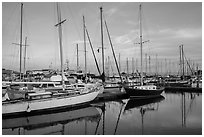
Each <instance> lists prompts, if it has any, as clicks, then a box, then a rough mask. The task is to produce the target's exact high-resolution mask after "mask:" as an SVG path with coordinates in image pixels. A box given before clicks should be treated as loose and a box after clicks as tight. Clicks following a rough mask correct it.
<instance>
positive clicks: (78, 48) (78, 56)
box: [76, 43, 79, 71]
mask: <svg viewBox="0 0 204 137" xmlns="http://www.w3.org/2000/svg"><path fill="white" fill-rule="evenodd" d="M76 46H77V71H78V69H79V45H78V43H77V44H76Z"/></svg>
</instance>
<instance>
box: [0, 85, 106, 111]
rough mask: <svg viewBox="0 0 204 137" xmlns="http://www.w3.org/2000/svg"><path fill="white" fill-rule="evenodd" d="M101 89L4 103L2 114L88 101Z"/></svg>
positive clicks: (66, 105)
mask: <svg viewBox="0 0 204 137" xmlns="http://www.w3.org/2000/svg"><path fill="white" fill-rule="evenodd" d="M100 90H102V89H100ZM100 90H97V91H93V92H89V93H84V94H78V95H73V96H62V97H51V98H45V99H37V100H30V101H19V102H15V103H3V105H2V114H3V115H9V114H15V113H22V112H28V113H31V112H32V111H40V110H46V109H52V108H59V107H69V106H73V105H78V104H82V103H87V102H90V101H92V100H94V99H95V98H96V97H97V95H98V94H99V92H100Z"/></svg>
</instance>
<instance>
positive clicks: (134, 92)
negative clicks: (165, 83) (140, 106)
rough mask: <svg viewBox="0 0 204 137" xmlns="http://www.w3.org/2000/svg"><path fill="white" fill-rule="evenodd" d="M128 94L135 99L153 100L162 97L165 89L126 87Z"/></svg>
mask: <svg viewBox="0 0 204 137" xmlns="http://www.w3.org/2000/svg"><path fill="white" fill-rule="evenodd" d="M124 89H125V91H126V93H127V94H128V95H129V96H130V97H134V98H152V97H157V96H160V95H161V93H162V92H163V91H164V88H158V89H156V90H146V89H135V88H133V87H124Z"/></svg>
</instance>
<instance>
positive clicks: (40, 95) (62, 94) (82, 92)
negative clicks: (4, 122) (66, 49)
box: [2, 3, 103, 117]
mask: <svg viewBox="0 0 204 137" xmlns="http://www.w3.org/2000/svg"><path fill="white" fill-rule="evenodd" d="M57 14H58V24H56V25H55V26H56V27H58V31H59V43H60V59H61V71H62V72H61V74H62V84H63V85H62V87H63V90H54V91H45V90H42V91H38V92H26V93H25V94H24V97H23V98H19V99H14V100H10V99H9V98H6V99H5V100H3V101H2V115H3V117H4V116H9V115H16V114H24V113H35V112H42V111H47V110H53V109H57V108H64V107H73V106H76V105H81V104H85V103H88V102H90V101H92V100H94V99H95V98H96V97H97V95H98V94H99V92H101V90H103V86H102V85H101V84H100V83H96V84H86V87H85V88H83V89H78V88H76V89H65V82H64V79H63V72H64V69H63V52H62V51H63V49H62V37H61V36H62V26H61V25H62V23H64V22H65V21H66V20H63V21H62V20H61V13H60V8H59V5H58V3H57Z"/></svg>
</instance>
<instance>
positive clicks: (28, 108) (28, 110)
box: [26, 103, 31, 112]
mask: <svg viewBox="0 0 204 137" xmlns="http://www.w3.org/2000/svg"><path fill="white" fill-rule="evenodd" d="M26 111H27V112H30V111H31V109H30V106H29V103H28V107H27V110H26Z"/></svg>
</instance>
